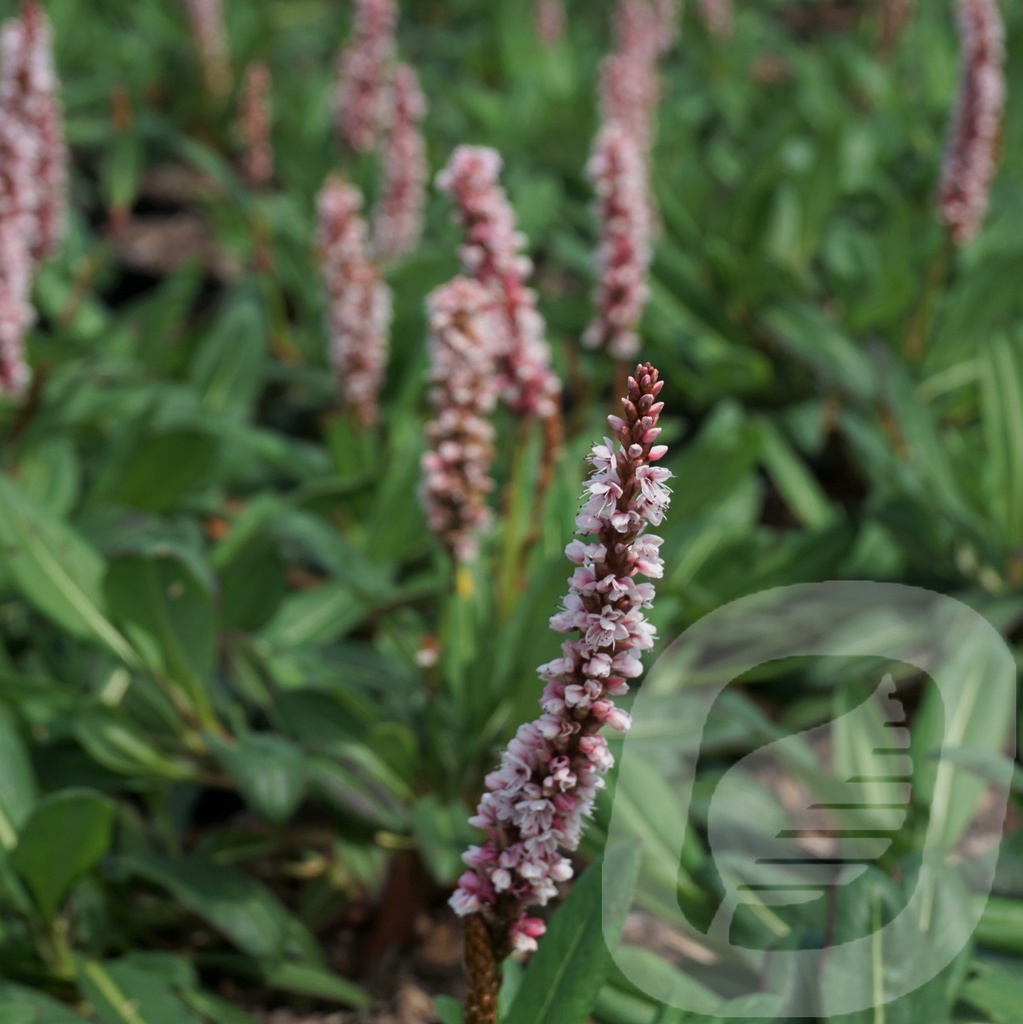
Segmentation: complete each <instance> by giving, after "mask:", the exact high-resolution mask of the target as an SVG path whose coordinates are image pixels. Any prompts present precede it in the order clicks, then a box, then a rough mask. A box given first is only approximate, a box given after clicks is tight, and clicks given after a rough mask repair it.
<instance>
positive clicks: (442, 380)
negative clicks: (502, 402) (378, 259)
mask: <svg viewBox="0 0 1023 1024" xmlns="http://www.w3.org/2000/svg"><path fill="white" fill-rule="evenodd" d="M428 309H429V316H430V374H429V380H430V384H431V385H432V386H431V389H430V401H431V403H432V405H433V407H434V411H435V416H434V418H433V419H432V420H431V421H430V423H429V424H428V425H427V428H426V444H427V450H426V452H425V453H424V455H423V459H422V468H423V482H422V485H421V488H420V500H421V501H422V503H423V507H424V509H425V511H426V519H427V523H428V525H429V527H430V529H431V530H432V531H433V532H434V533H435V534H436V535H437V536H438V537H439V538H440V539H441V541H442V542H443V543H444V545H445V547H447V549H448V550H449V551H450V552H451V555H452V557H453V558H454V559H455V560H456V561H458V562H468V561H471V560H472V559H473V558H475V556H476V553H477V550H478V547H479V538H480V535H481V534H482V533H483V532H484V530H485V529H486V527H487V525H488V524H489V522H490V510H489V508H488V506H487V494H488V493H489V492H490V491H491V490H493V487H494V482H493V480H492V479H491V478H490V463H491V460H492V458H493V449H494V428H493V426H492V425H491V424H490V422H489V420H488V419H487V417H488V416H489V415H490V413H492V412H493V410H494V406H495V405H496V403H497V397H498V388H497V383H496V375H495V373H494V358H495V345H496V343H497V341H498V339H499V338H500V337H501V330H502V328H501V315H500V311H499V310H498V308H497V304H496V302H495V298H494V293H493V292H492V291H491V289H489V288H487V287H485V286H484V285H482V284H480V283H479V282H478V281H473V280H471V279H469V278H465V277H458V278H455V280H454V281H452V282H451V283H450V284H448V285H445V286H444V287H443V288H438V289H437V290H436V291H435V292H433V293H432V294H431V296H430V299H429V303H428Z"/></svg>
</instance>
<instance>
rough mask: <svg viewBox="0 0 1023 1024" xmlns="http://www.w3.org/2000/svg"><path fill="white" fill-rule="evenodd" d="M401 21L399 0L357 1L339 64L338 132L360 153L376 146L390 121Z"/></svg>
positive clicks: (336, 101) (336, 99)
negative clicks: (392, 72)
mask: <svg viewBox="0 0 1023 1024" xmlns="http://www.w3.org/2000/svg"><path fill="white" fill-rule="evenodd" d="M397 21H398V8H397V4H396V3H395V0H356V8H355V30H354V35H353V38H352V41H351V43H349V45H348V46H347V47H346V48H345V49H344V50H343V51H342V52H341V56H340V58H339V60H338V86H337V94H336V97H335V109H336V116H337V127H338V132H339V133H340V135H341V138H342V139H343V140H344V141H345V142H346V143H347V144H348V145H349V146H351V148H352V149H354V150H355V151H356V152H357V153H368V152H370V150H372V149H373V148H374V147H375V146H376V144H377V140H378V139H379V137H380V134H381V132H382V131H383V128H384V126H385V124H386V121H387V93H388V80H389V77H390V65H391V62H392V61H393V60H394V54H395V38H394V32H395V26H396V25H397Z"/></svg>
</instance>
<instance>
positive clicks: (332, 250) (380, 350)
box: [317, 178, 391, 426]
mask: <svg viewBox="0 0 1023 1024" xmlns="http://www.w3.org/2000/svg"><path fill="white" fill-rule="evenodd" d="M361 209H362V196H361V194H360V193H359V191H358V189H356V188H354V187H353V186H351V185H349V184H347V183H346V182H344V181H342V180H341V179H340V178H330V179H329V180H328V181H327V183H326V184H325V185H324V186H323V189H322V191H321V192H320V197H319V203H318V213H319V229H318V239H317V245H318V248H319V253H320V259H321V262H322V273H323V284H324V289H325V291H326V293H327V300H328V306H329V309H328V315H327V330H328V334H329V336H330V356H331V362H332V364H333V366H334V369H335V371H336V373H337V375H338V379H339V382H340V386H341V392H342V394H343V396H344V399H345V401H346V403H347V404H348V405H349V406H350V407H351V408H352V409H353V410H354V412H355V415H356V418H357V419H358V421H359V422H360V423H361V424H362V425H363V426H369V425H371V424H373V423H375V422H376V420H377V416H378V408H377V399H378V395H379V393H380V388H381V385H382V383H383V377H384V371H385V368H386V364H387V347H388V334H389V332H390V326H391V293H390V290H389V289H388V287H387V285H386V284H384V282H383V281H381V279H380V274H379V272H378V270H377V268H376V266H375V265H374V264H373V262H372V261H371V260H370V259H369V256H368V252H367V241H366V235H367V228H366V222H365V220H364V219H363V217H362V215H361V213H360V210H361Z"/></svg>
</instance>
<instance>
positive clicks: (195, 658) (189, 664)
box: [105, 553, 216, 724]
mask: <svg viewBox="0 0 1023 1024" xmlns="http://www.w3.org/2000/svg"><path fill="white" fill-rule="evenodd" d="M105 588H106V593H107V599H108V601H109V604H110V609H111V612H112V614H113V615H114V616H115V617H116V618H117V619H119V620H120V621H123V622H124V623H125V624H126V627H127V628H128V630H129V632H130V634H131V636H132V637H133V639H134V640H135V643H136V644H137V646H138V648H139V650H140V651H141V652H142V653H143V656H144V658H145V661H146V663H147V665H148V666H149V667H150V668H151V669H152V670H153V671H155V672H157V673H158V674H161V675H163V676H165V677H166V678H168V679H169V680H170V681H171V682H172V683H174V684H176V685H177V686H178V687H180V689H181V690H182V691H183V692H184V693H185V694H187V695H188V698H189V699H190V700H191V702H192V704H193V705H194V706H195V708H196V710H197V711H198V713H199V714H200V716H201V717H202V720H203V721H204V722H205V723H208V724H212V722H213V721H214V716H213V712H212V697H211V695H210V684H211V679H212V675H213V655H214V642H215V637H216V622H215V618H214V613H213V599H212V596H211V594H210V592H209V589H208V587H207V586H206V584H205V582H204V581H202V580H200V578H199V577H198V575H197V574H196V573H195V571H194V570H193V569H192V568H191V567H190V566H189V565H188V564H186V562H185V561H184V559H183V558H180V557H178V556H177V555H175V554H160V553H156V554H154V555H147V554H130V555H126V556H124V557H122V558H119V559H117V560H116V561H115V562H114V563H113V564H112V565H111V566H110V571H109V572H108V573H107V578H106V585H105Z"/></svg>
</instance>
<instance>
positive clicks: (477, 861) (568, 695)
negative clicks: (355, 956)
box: [450, 363, 671, 956]
mask: <svg viewBox="0 0 1023 1024" xmlns="http://www.w3.org/2000/svg"><path fill="white" fill-rule="evenodd" d="M662 386H663V382H662V381H660V380H659V379H658V372H657V370H655V369H654V368H653V367H652V366H651V365H650V364H649V363H646V364H643V365H640V366H638V367H637V368H636V371H635V376H633V377H630V378H629V384H628V394H627V396H626V397H625V398H623V400H622V410H623V414H622V416H621V417H618V416H612V417H610V418H609V423H610V425H611V429H612V432H613V433H614V435H615V440H612V439H610V438H605V440H604V442H603V443H602V444H598V445H595V446H594V448H593V451H592V453H591V455H590V462H591V463H592V465H593V473H592V474H591V476H590V479H589V483H588V484H587V486H586V491H585V493H584V495H583V500H584V502H585V504H584V506H583V508H582V510H581V511H580V512H579V514H578V516H577V517H576V528H577V530H578V531H579V533H580V534H584V535H590V536H589V537H588V538H587V539H585V540H575V541H573V542H572V543H571V544H569V545H568V548H567V549H566V552H565V553H566V555H567V557H568V559H569V560H570V561H571V562H573V563H574V564H575V565H576V566H577V568H576V570H575V572H574V573H573V575H572V577H571V579H570V580H569V590H568V594H567V596H566V597H565V599H564V604H563V607H562V610H561V611H560V612H558V614H556V615H555V616H553V617H552V619H551V628H552V629H554V630H555V631H556V632H558V633H565V634H569V636H570V639H568V640H566V641H565V642H564V643H563V644H562V647H561V654H562V656H561V657H560V658H557V659H555V660H554V661H552V662H550V663H549V664H547V665H543V666H541V667H540V669H539V673H540V677H541V678H542V679H543V680H544V681H545V683H546V686H545V688H544V691H543V696H542V698H541V700H540V706H541V708H542V710H543V714H542V715H541V716H540V717H539V718H537V719H536V720H535V721H533V722H530V723H528V724H526V725H523V726H521V727H520V728H519V730H518V732H517V733H516V735H515V737H514V739H512V740H511V742H510V743H509V744H508V747H507V749H506V750H505V752H504V754H503V756H502V758H501V763H500V766H499V767H498V768H497V770H496V771H493V772H491V774H490V775H488V776H487V779H486V787H487V792H486V793H484V795H483V798H482V799H481V801H480V804H479V807H478V809H477V812H476V815H475V817H473V818H471V819H470V822H471V824H473V825H475V826H476V827H477V828H480V829H482V830H483V831H484V832H485V834H486V839H485V841H484V843H483V845H482V846H472V847H470V848H469V850H468V851H467V852H466V853H465V854H464V856H463V860H464V861H465V863H466V865H467V866H468V869H469V870H468V871H466V872H465V873H464V874H463V875H462V877H461V878H460V879H459V883H458V888H457V889H456V891H455V893H454V895H453V896H452V897H451V901H450V902H451V906H452V907H453V908H454V910H455V912H456V913H458V914H460V915H462V916H465V915H468V914H482V915H483V917H484V920H485V921H486V922H487V926H488V928H489V929H490V934H491V938H492V942H493V943H494V945H495V952H496V953H498V955H499V956H500V955H503V953H501V952H500V949H501V948H502V947H503V946H507V945H509V944H510V946H511V947H512V948H514V949H518V950H523V951H530V950H534V949H536V947H537V939H538V938H539V937H540V936H541V935H542V934H543V931H544V925H543V922H542V921H541V920H539V919H538V918H534V917H530V916H528V913H527V912H528V910H529V908H530V907H532V906H536V905H539V906H543V905H545V904H546V903H547V902H548V901H549V900H550V899H551V898H552V897H554V896H555V895H556V894H557V884H558V883H559V882H564V881H567V880H568V879H569V878H571V877H572V865H571V863H570V861H569V860H568V858H567V857H565V856H564V854H563V852H562V851H565V852H571V851H573V850H575V849H576V848H577V847H578V845H579V841H580V839H581V837H582V832H583V827H584V824H585V821H586V819H587V818H588V817H589V816H590V815H591V814H592V810H593V803H594V800H595V798H596V795H597V791H598V790H599V789H600V788H601V787H602V786H603V785H604V779H603V776H604V775H605V774H606V773H607V772H608V770H609V769H610V768H611V767H612V766H613V764H614V759H613V757H612V755H611V753H610V751H609V750H608V745H607V741H606V740H605V739H604V737H603V736H601V735H599V731H600V729H601V728H602V727H603V726H604V725H609V726H611V728H613V729H616V730H618V731H619V732H625V731H626V730H627V729H628V728H629V725H630V724H631V723H630V718H629V715H628V713H627V712H625V711H624V710H622V709H621V708H619V707H617V706H616V704H615V702H614V698H615V697H619V696H621V695H622V694H624V693H626V692H627V691H628V681H629V680H630V679H635V678H637V677H638V676H639V675H641V674H642V670H643V669H642V664H641V660H640V659H641V657H642V653H643V651H646V650H649V649H650V648H651V647H653V644H654V630H653V627H652V626H651V625H650V623H649V622H647V620H646V617H645V615H644V611H645V609H648V608H650V607H651V605H652V603H653V600H654V587H653V585H652V584H651V583H639V582H637V580H636V577H637V576H647V577H650V578H653V579H657V578H660V577H661V576H662V575H663V564H662V562H661V558H660V554H659V548H660V545H661V543H662V542H661V539H660V538H659V537H655V536H652V535H650V534H646V533H645V532H644V531H645V530H646V527H647V525H653V526H656V525H658V524H659V523H661V522H662V521H663V519H664V514H665V511H666V509H667V507H668V503H669V500H670V496H671V492H670V489H669V488H668V486H667V482H668V480H669V479H670V478H671V473H669V472H668V471H667V470H666V469H663V468H661V467H660V466H658V465H656V463H657V462H658V461H659V460H660V459H661V458H662V457H663V456H664V455H665V453H666V451H667V449H666V447H665V446H664V445H659V444H657V438H658V435H659V434H660V428H659V427H658V426H657V421H658V417H659V416H660V413H661V410H662V408H663V403H662V402H659V401H658V399H657V396H658V394H659V393H660V391H661V388H662ZM508 922H510V925H509V924H508ZM506 926H507V935H502V934H501V931H502V929H504V928H505V927H506Z"/></svg>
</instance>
